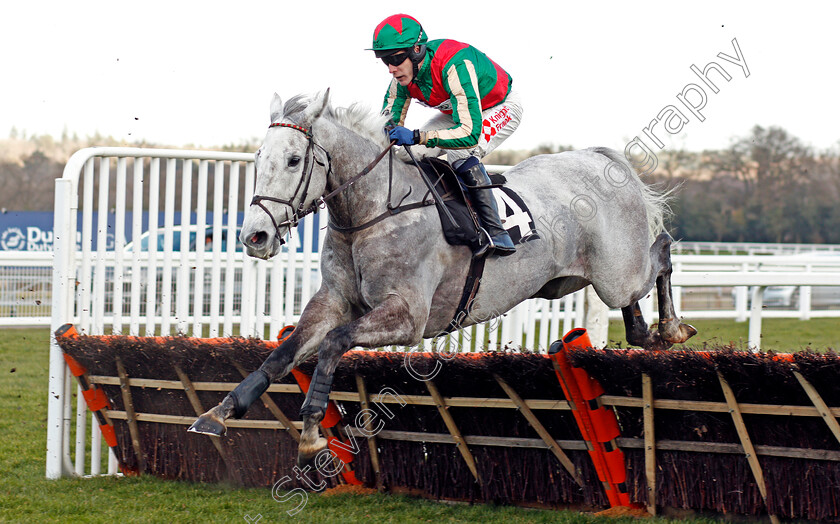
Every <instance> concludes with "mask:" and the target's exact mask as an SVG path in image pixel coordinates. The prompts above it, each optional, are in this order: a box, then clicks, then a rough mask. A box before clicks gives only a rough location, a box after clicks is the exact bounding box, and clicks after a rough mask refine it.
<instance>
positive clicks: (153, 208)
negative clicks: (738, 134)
mask: <svg viewBox="0 0 840 524" xmlns="http://www.w3.org/2000/svg"><path fill="white" fill-rule="evenodd" d="M253 186H254V165H253V156H252V155H250V154H241V153H221V152H207V151H174V150H155V149H135V148H92V149H86V150H82V151H80V152H78V153H76V154H75V155H74V156H73V157H72V158H71V159H70V161H69V162H68V163H67V166H66V168H65V171H64V176H63V177H62V178H61V179H59V180H57V181H56V200H55V202H56V203H55V226H54V256H53V255H49V254H48V255H47V257H43V256H41V255H32V254H29V253H26V254H14V256H6V255H9V254H8V253H0V268H2V269H0V282H2V284H0V316H2V317H4V318H3V319H0V325H2V323H8V324H15V325H21V324H22V323H33V324H39V325H43V324H44V323H45V317H46V315H49V316H50V321H49V323H50V326H51V328H52V330H53V331H55V330H56V329H57V328H58V327H60V326H61V325H63V324H65V323H67V322H71V323H73V324H75V325H76V327H77V329H79V331H81V332H83V333H87V334H106V333H108V334H110V333H126V334H131V335H152V334H154V335H158V334H163V335H168V334H176V333H183V334H186V335H192V336H209V337H213V336H219V335H231V334H240V335H244V336H257V337H266V336H267V337H272V336H274V335H276V333H277V332H278V331H279V330H280V329H281V328H282V327H283V326H285V325H287V324H293V323H295V322H296V321H297V319H298V317H299V314H300V309H301V307H302V305H303V304H305V303H306V302H307V301H308V299H309V297H310V296H311V295H312V293H314V291H315V290H316V289H317V287H318V285H319V282H320V273H319V271H318V267H319V253H320V248H318V249H314V250H313V249H312V246H313V245H316V246H321V245H322V242H323V237H324V235H323V234H321V231H318V229H317V228H316V226H315V221H314V217H313V216H309V217H307V219H306V220H304V221H303V223H302V225H301V226H300V228H301V233H300V235H298V234H293V235H292V236H291V238H290V239H289V242H288V243H287V245H286V246H285V250H284V251H283V252H282V253H281V254H280V255H278V256H277V257H275V258H274V259H273V260H271V261H258V260H255V259H251V258H248V257H245V256H244V254H243V253H241V252H238V251H237V250H236V247H235V246H236V243H235V242H233V241H230V242H226V245H224V246H223V244H224V242H223V240H224V239H225V237H226V238H227V239H233V238H234V237H236V236H237V223H236V218H235V217H237V216H238V215H239V213H240V212H241V211H243V210H244V209H245V208H246V207H247V206H248V204H249V203H250V196H251V195H252V194H253ZM139 211H146V212H147V216H148V221H147V222H144V221H143V219H142V218H141V215H142V214H141V213H140V212H139ZM109 213H113V214H114V216H116V220H115V222H114V223H113V224H111V225H109V223H108V220H107V216H108V214H109ZM176 216H180V218H181V220H180V221H178V220H176ZM210 216H212V218H208V217H210ZM126 217H130V219H126ZM159 217H162V218H159ZM77 220H80V221H81V224H77ZM320 223H321V224H325V223H326V221H325V220H324V219H323V217H322V218H321V221H320ZM77 230H79V231H81V242H80V243H79V244H78V247H77V233H76V232H77ZM126 231H131V237H132V239H133V242H132V245H131V246H129V247H130V248H131V249H127V246H126V237H127V235H126ZM207 231H210V232H212V233H207V234H204V233H202V232H207ZM144 235H145V236H146V238H148V239H150V241H149V242H148V247H147V248H146V249H144V248H143V247H142V245H141V243H140V242H139V239H140V238H141V237H143V236H144ZM191 235H192V236H193V237H194V239H193V240H194V241H193V242H185V240H188V239H190V236H191ZM109 236H110V237H112V238H113V242H112V244H111V245H112V246H113V248H112V249H107V248H106V246H107V245H108V242H106V240H108V239H109ZM158 237H160V238H161V239H162V244H161V246H162V248H161V249H158V242H156V241H155V240H156V239H157V238H158ZM205 240H207V242H208V243H207V244H205ZM176 244H178V245H180V249H177V250H176V249H174V246H175V245H176ZM189 244H191V245H189ZM94 245H95V246H96V248H95V249H94V247H93V246H94ZM188 245H189V247H188ZM299 247H300V248H301V249H298V248H299ZM710 258H715V259H716V260H717V261H716V262H713V263H710V262H709V259H710ZM764 258H767V257H764ZM773 258H774V259H775V257H773ZM724 259H725V257H702V258H697V259H694V258H691V257H690V256H686V257H679V256H677V257H674V263H675V273H674V277H673V279H674V284H675V285H677V286H685V287H684V288H682V289H681V288H679V287H677V288H676V289H675V295H676V296H675V299H676V300H677V304H678V312H680V307H681V306H680V305H679V304H680V302H679V301H680V299H681V298H682V301H683V302H682V309H683V311H681V313H682V314H683V315H685V316H687V317H689V318H692V316H698V317H699V316H706V315H707V314H703V315H700V312H701V311H707V312H708V311H714V313H712V314H714V315H718V316H722V317H730V318H738V319H742V320H744V319H747V318H748V316H747V313H746V311H747V309H746V308H747V303H746V299H745V297H746V291H745V290H746V288H740V289H743V291H736V292H735V293H732V292H731V290H732V289H734V287H733V286H739V285H742V284H749V285H753V286H767V285H772V284H785V283H792V284H793V285H805V284H812V285H816V284H825V283H826V282H825V281H826V280H830V279H833V281H837V279H836V278H834V276H831V274H830V273H828V272H825V271H821V269H820V268H824V266H820V265H819V264H816V265H814V264H811V265H807V264H806V265H804V266H802V267H801V268H799V266H795V267H797V268H799V269H794V270H793V271H792V272H787V273H784V274H782V270H777V271H772V272H767V271H764V270H765V269H767V268H769V267H772V266H767V265H766V264H765V263H764V262H763V261H761V263H758V262H755V261H752V260H751V259H750V260H748V259H738V260H737V261H736V260H734V259H726V260H727V261H726V262H723V260H724ZM779 260H780V259H779ZM797 263H798V262H797ZM791 267H794V266H791ZM825 267H827V266H825ZM836 269H837V268H835V270H836ZM50 271H51V274H50ZM757 272H762V275H761V277H760V280H752V281H750V280H747V279H748V278H752V277H748V276H747V275H749V274H754V273H757ZM809 272H810V274H811V276H808V277H807V278H805V279H804V280H803V279H800V280H797V281H794V280H795V278H794V280H790V279H788V276H791V275H794V276H795V275H801V274H806V273H809ZM838 274H840V273H838ZM815 275H816V276H815ZM827 275H828V276H827ZM835 276H836V274H835ZM797 278H798V277H797ZM774 279H775V280H774ZM15 282H17V284H15ZM36 284H37V285H36ZM829 284H830V282H829ZM687 286H700V288H703V289H707V290H708V289H710V288H711V289H712V290H714V291H712V292H711V294H712V295H714V294H715V293H716V294H717V295H719V296H724V297H729V302H730V303H729V304H727V303H726V300H717V301H715V303H714V304H712V305H711V309H710V308H709V305H708V304H706V305H704V306H703V307H698V306H697V305H696V303H697V300H696V299H697V297H698V296H701V295H703V296H706V297H707V298H708V295H709V294H710V293H709V292H706V293H698V292H694V291H693V290H694V288H689V287H687ZM6 289H9V290H11V294H6ZM689 289H692V291H691V292H690V291H689ZM755 289H761V288H760V287H756V288H755ZM38 293H41V294H40V295H38ZM39 296H40V298H38V297H39ZM753 296H754V297H755V294H754V295H753ZM8 297H10V298H8ZM738 297H741V298H738ZM760 300H761V299H760V297H759V299H758V300H756V299H755V298H754V299H753V302H752V305H753V311H752V313H751V314H750V316H749V318H750V319H751V322H753V323H755V325H756V326H757V327H758V329H759V330H760V316H761V314H762V311H761V307H760V305H761V302H760ZM4 301H5V302H8V303H9V304H10V305H9V308H8V309H2V308H3V307H6V306H5V302H4ZM33 304H34V305H37V306H38V307H39V308H40V309H31V307H32V305H33ZM45 304H50V307H49V311H47V308H46V306H45ZM583 304H584V300H583V293H582V292H579V293H577V294H575V295H572V296H569V297H565V298H564V299H563V300H554V301H547V300H543V299H534V300H529V301H527V302H525V303H524V304H522V305H520V306H518V307H517V308H515V309H514V310H512V311H511V312H509V313H507V314H506V315H505V316H504V319H503V320H501V321H498V320H494V321H492V322H491V323H489V324H487V325H480V326H477V327H475V328H473V330H472V331H471V332H470V333H468V334H467V336H469V337H471V338H472V339H473V340H479V341H484V343H485V344H487V346H488V347H491V348H495V347H500V346H503V345H507V344H510V345H513V346H520V345H522V346H523V347H527V348H532V349H540V350H543V351H545V350H546V349H547V348H548V346H549V344H550V343H551V341H553V340H556V339H557V338H559V337H560V336H561V335H562V333H565V332H567V331H568V330H569V329H571V328H572V327H577V326H581V325H583V324H584V307H583ZM643 304H644V307H645V309H647V310H648V313H649V317H648V318H649V319H651V320H655V317H656V315H655V311H654V300H653V299H647V300H645V301H643ZM756 304H758V309H757V310H755V307H756V306H755V305H756ZM27 308H30V309H27ZM12 310H14V311H13V312H12ZM615 313H617V312H615ZM789 314H800V315H801V311H800V312H796V311H790V312H789ZM821 314H822V313H819V312H818V311H816V310H811V312H810V315H811V316H818V315H821ZM832 314H833V313H832ZM11 315H17V316H16V317H11ZM756 315H757V321H756ZM752 325H753V324H751V331H750V333H751V336H752V334H753V330H752ZM453 336H454V337H458V336H461V337H464V336H465V335H463V334H462V335H458V334H455V335H453ZM456 341H457V340H456ZM72 384H73V381H72V377H71V376H70V374H69V371H68V370H67V368H66V366H65V364H64V361H63V358H62V355H61V351H60V349H59V348H58V347H57V345H56V344H55V342H54V341H52V342H51V348H50V395H49V418H48V435H47V476H48V477H50V478H56V477H59V476H61V475H64V474H73V473H75V474H85V473H87V472H89V473H91V474H99V473H100V469H101V458H100V455H99V453H100V451H99V450H101V436H100V433H99V428H98V426H97V424H96V423H95V421H94V420H91V434H90V438H91V442H92V449H93V450H94V451H93V452H92V453H91V456H90V464H89V467H87V466H86V459H85V448H86V442H85V440H86V439H85V433H86V431H85V428H86V427H87V424H88V420H89V419H88V417H87V413H86V409H85V406H84V402H83V401H82V400H81V395H80V392H79V391H77V392H76V393H77V401H76V402H73V401H72ZM74 420H75V424H73V423H72V422H73V421H74ZM72 440H74V441H75V451H74V453H75V460H72V461H71V452H70V447H71V446H70V443H71V441H72ZM115 468H116V462H115V461H114V460H113V457H111V460H110V461H109V465H108V471H109V472H110V473H114V472H115Z"/></svg>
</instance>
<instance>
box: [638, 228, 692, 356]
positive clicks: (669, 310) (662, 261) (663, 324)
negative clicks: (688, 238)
mask: <svg viewBox="0 0 840 524" xmlns="http://www.w3.org/2000/svg"><path fill="white" fill-rule="evenodd" d="M660 239H663V241H662V242H659V240H660ZM671 240H672V239H671V236H670V235H668V234H667V233H662V234H661V235H659V237H657V242H654V243H653V246H651V253H650V256H651V258H654V260H655V261H656V262H658V263H659V265H660V269H659V274H658V275H657V277H656V296H657V299H658V300H659V335H660V336H661V337H662V339H663V340H665V341H667V342H670V343H671V344H681V343H683V342H685V341H686V340H688V339H689V338H691V337H693V336H694V335H696V334H697V330H696V329H694V326H692V325H691V324H684V323H682V322H680V319H679V318H677V312H676V310H675V309H674V298H673V295H672V292H671V272H672V268H671Z"/></svg>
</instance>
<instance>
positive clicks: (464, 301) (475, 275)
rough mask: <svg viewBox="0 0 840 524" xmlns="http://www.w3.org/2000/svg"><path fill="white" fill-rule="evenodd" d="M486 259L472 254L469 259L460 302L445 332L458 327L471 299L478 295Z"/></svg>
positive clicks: (467, 310) (483, 256) (468, 308)
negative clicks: (468, 268)
mask: <svg viewBox="0 0 840 524" xmlns="http://www.w3.org/2000/svg"><path fill="white" fill-rule="evenodd" d="M486 261H487V256H486V255H482V256H479V257H475V256H474V257H472V259H471V260H470V270H469V272H468V273H467V280H466V282H464V290H463V291H462V292H461V302H460V303H459V304H458V309H456V310H455V316H454V317H452V320H451V321H450V322H449V326H448V327H447V328H446V333H451V332H453V331H455V330H456V329H460V328H461V323H462V321H463V320H464V317H466V316H467V315H469V313H470V308H471V307H472V305H473V301H474V300H475V297H476V295H478V288H479V287H480V286H481V276H482V275H483V274H484V263H485V262H486Z"/></svg>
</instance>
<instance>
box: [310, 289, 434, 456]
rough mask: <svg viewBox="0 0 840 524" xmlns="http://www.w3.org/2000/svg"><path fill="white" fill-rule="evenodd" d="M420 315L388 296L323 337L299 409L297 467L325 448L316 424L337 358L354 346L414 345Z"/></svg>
mask: <svg viewBox="0 0 840 524" xmlns="http://www.w3.org/2000/svg"><path fill="white" fill-rule="evenodd" d="M423 315H424V313H423V312H420V311H414V312H413V311H412V308H411V307H410V306H409V304H408V303H407V302H406V300H405V299H403V298H402V297H401V296H399V295H396V294H392V295H389V297H388V298H387V299H386V300H385V301H383V302H382V303H381V304H380V305H379V306H377V307H376V308H374V309H373V310H371V311H370V312H369V313H367V314H366V315H364V316H362V317H360V318H358V319H357V320H355V321H353V322H351V323H349V324H346V325H343V326H340V327H337V328H335V329H333V330H332V331H330V332H329V333H328V334H327V336H326V338H324V340H323V342H321V346H320V348H318V365H317V366H316V367H315V373H314V374H313V375H312V383H311V385H310V387H309V392H308V393H307V394H306V400H305V401H304V402H303V405H302V406H301V408H300V414H301V417H302V418H303V432H302V433H301V438H300V446H299V447H298V467H300V468H304V467H306V466H307V465H308V464H310V463H311V462H312V460H313V459H314V458H315V456H316V455H317V454H318V452H320V451H321V450H322V449H324V448H325V447H326V445H327V441H326V439H324V438H323V437H319V436H318V424H319V423H320V422H321V420H323V418H324V414H325V413H326V410H327V404H328V402H329V398H330V390H331V389H332V382H333V373H334V372H335V368H336V367H337V366H338V363H339V361H340V360H341V356H342V355H343V354H344V353H345V352H347V351H348V350H349V349H351V348H353V347H357V346H361V347H365V348H376V347H380V346H383V345H390V344H401V345H411V344H415V343H417V342H418V341H419V340H420V338H421V336H422V330H423V326H424V324H425V318H423ZM426 315H427V313H426Z"/></svg>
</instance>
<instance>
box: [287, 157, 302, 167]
mask: <svg viewBox="0 0 840 524" xmlns="http://www.w3.org/2000/svg"><path fill="white" fill-rule="evenodd" d="M298 164H300V157H299V156H297V155H295V156H293V157H291V158H289V167H295V166H297V165H298Z"/></svg>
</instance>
